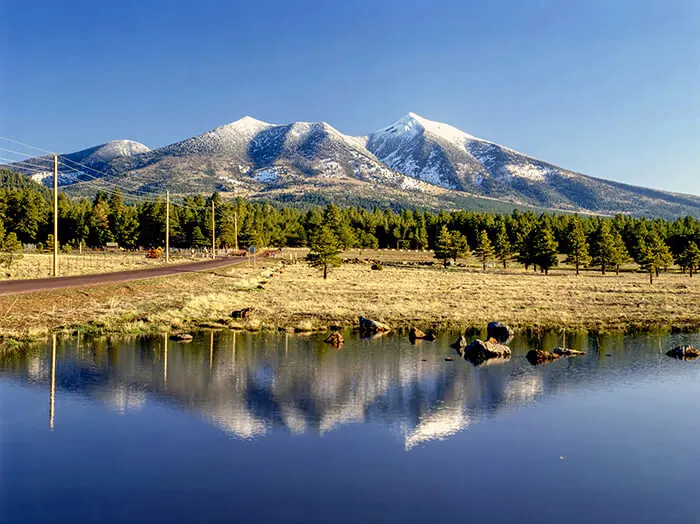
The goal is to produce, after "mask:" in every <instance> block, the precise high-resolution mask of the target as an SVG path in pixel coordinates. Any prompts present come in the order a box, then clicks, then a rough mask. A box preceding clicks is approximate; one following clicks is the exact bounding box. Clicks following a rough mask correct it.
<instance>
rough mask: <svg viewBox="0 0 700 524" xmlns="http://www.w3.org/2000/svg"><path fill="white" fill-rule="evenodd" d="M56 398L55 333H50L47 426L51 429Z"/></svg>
mask: <svg viewBox="0 0 700 524" xmlns="http://www.w3.org/2000/svg"><path fill="white" fill-rule="evenodd" d="M55 400H56V333H53V334H52V335H51V391H50V393H49V427H50V428H51V429H52V430H53V419H54V404H55Z"/></svg>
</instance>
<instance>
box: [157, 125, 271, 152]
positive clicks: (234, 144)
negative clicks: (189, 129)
mask: <svg viewBox="0 0 700 524" xmlns="http://www.w3.org/2000/svg"><path fill="white" fill-rule="evenodd" d="M270 127H274V126H273V124H268V123H267V122H262V121H260V120H256V119H255V118H252V117H249V116H245V117H243V118H241V119H240V120H236V121H235V122H232V123H230V124H225V125H223V126H219V127H217V128H216V129H213V130H211V131H208V132H206V133H204V134H202V135H199V136H195V137H192V138H188V139H186V140H182V141H181V142H175V143H174V144H170V145H168V146H165V147H161V148H159V149H155V150H153V151H152V155H151V156H150V158H149V157H146V158H147V159H149V160H150V159H151V158H159V157H162V156H168V155H175V156H186V155H229V156H231V155H233V156H240V157H244V156H245V154H246V151H247V148H248V143H249V142H250V141H251V140H253V139H254V138H255V136H256V135H258V134H259V133H260V132H262V131H264V130H265V129H268V128H270Z"/></svg>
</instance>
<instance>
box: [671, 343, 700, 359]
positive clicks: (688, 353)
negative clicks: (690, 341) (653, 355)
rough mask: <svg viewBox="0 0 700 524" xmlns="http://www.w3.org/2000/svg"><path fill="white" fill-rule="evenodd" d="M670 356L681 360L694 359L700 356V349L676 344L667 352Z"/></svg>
mask: <svg viewBox="0 0 700 524" xmlns="http://www.w3.org/2000/svg"><path fill="white" fill-rule="evenodd" d="M666 354H667V355H668V356H669V357H673V358H677V359H679V360H692V359H694V358H698V357H700V349H697V348H695V347H693V346H676V347H675V348H673V349H670V350H669V351H667V352H666Z"/></svg>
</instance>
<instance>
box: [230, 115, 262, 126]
mask: <svg viewBox="0 0 700 524" xmlns="http://www.w3.org/2000/svg"><path fill="white" fill-rule="evenodd" d="M234 124H237V125H265V126H270V125H272V124H268V123H267V122H263V121H262V120H258V119H257V118H253V117H252V116H250V115H246V116H244V117H243V118H239V119H238V120H236V121H235V122H232V123H231V124H230V125H234Z"/></svg>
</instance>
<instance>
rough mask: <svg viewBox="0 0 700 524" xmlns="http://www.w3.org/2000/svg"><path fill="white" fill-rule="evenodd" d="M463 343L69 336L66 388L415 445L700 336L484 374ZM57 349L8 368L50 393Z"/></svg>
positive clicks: (245, 433) (234, 424)
mask: <svg viewBox="0 0 700 524" xmlns="http://www.w3.org/2000/svg"><path fill="white" fill-rule="evenodd" d="M452 338H454V337H453V336H444V337H440V338H439V339H438V340H437V341H435V342H423V343H420V344H417V345H412V344H410V343H409V342H408V340H407V339H406V337H403V336H400V335H391V336H385V337H381V338H378V339H375V340H372V341H361V340H359V339H357V338H355V337H353V336H352V335H351V334H347V335H346V343H345V345H344V346H343V348H342V349H340V350H337V349H333V348H330V347H328V346H327V345H325V344H324V343H323V342H322V340H323V336H321V335H310V336H299V335H296V336H294V335H286V334H258V335H253V334H241V333H234V332H210V333H203V334H201V335H198V336H197V337H196V338H195V340H194V342H192V343H189V344H182V343H178V342H173V341H170V340H168V339H167V338H166V337H165V336H163V337H154V338H116V337H115V338H97V339H89V338H84V337H83V338H67V339H59V340H58V342H57V346H56V366H55V369H54V371H55V377H54V378H55V392H54V393H55V395H56V396H60V395H72V396H78V397H81V396H82V397H84V398H88V399H92V400H97V401H99V402H101V403H103V404H104V405H106V406H108V407H110V408H111V409H114V410H115V411H116V412H118V413H126V412H128V411H134V410H140V409H141V408H143V406H144V405H145V404H146V403H148V402H160V403H167V404H168V405H170V406H173V407H176V408H177V409H179V410H182V411H185V412H188V413H192V414H195V415H197V416H199V417H202V418H203V419H205V420H207V421H209V422H211V423H212V424H214V425H215V426H217V427H219V428H221V429H222V430H223V431H225V432H227V433H229V434H231V435H232V436H235V437H238V438H242V439H254V438H260V437H263V436H264V435H266V434H268V433H270V432H273V431H287V432H289V433H290V434H301V433H307V432H314V433H318V434H324V433H326V432H328V431H332V430H334V429H336V428H338V427H340V426H342V425H345V424H353V423H378V424H381V425H384V426H385V427H387V428H388V429H389V430H390V431H392V432H393V433H394V434H395V435H397V436H398V437H399V438H400V439H401V440H402V441H403V444H404V446H405V448H406V450H410V449H411V448H413V447H415V446H418V445H420V444H422V443H425V442H428V441H435V440H441V439H445V438H447V437H449V436H450V435H453V434H455V433H457V432H459V431H461V430H463V429H465V428H467V427H468V426H470V425H472V424H475V423H478V422H479V421H481V420H483V419H484V418H485V417H490V416H495V415H497V414H498V413H501V412H503V411H505V410H514V409H517V408H518V407H519V406H523V405H526V404H528V403H532V402H534V401H537V400H540V399H544V398H546V397H548V396H550V395H557V394H560V393H566V392H570V391H575V390H577V389H582V388H584V387H585V388H596V387H599V386H601V385H605V384H609V383H610V382H611V381H615V382H624V381H634V380H637V379H638V378H640V377H641V376H647V375H650V374H656V373H664V372H669V373H670V372H672V370H674V369H675V367H674V366H675V363H674V362H672V361H671V359H668V357H666V356H665V355H664V351H665V350H666V349H668V347H669V346H671V345H673V344H676V343H682V342H684V343H692V342H694V343H696V344H697V343H698V338H699V337H698V336H697V335H677V336H659V337H649V336H646V337H638V338H633V337H623V336H609V337H595V336H588V335H578V336H575V337H569V338H568V341H567V342H568V344H569V345H570V346H571V347H574V348H577V349H581V350H583V351H586V353H587V354H586V355H585V356H583V357H578V358H571V359H564V358H562V359H560V360H559V361H556V362H553V363H551V364H547V365H543V366H538V367H534V366H532V365H531V364H529V363H528V362H527V361H526V360H525V358H524V355H525V353H526V351H527V350H528V349H529V348H532V347H536V346H541V347H545V348H551V347H555V346H557V345H559V344H560V342H561V340H560V338H559V336H558V335H548V336H545V337H544V339H543V340H539V341H532V340H530V341H528V340H526V339H524V338H517V339H516V340H515V341H514V342H513V344H512V348H513V349H514V354H513V358H512V359H511V360H510V361H508V362H505V363H501V364H498V363H495V365H488V366H483V367H478V368H477V367H474V366H472V365H471V364H469V363H468V362H465V361H463V360H460V359H459V358H455V360H454V361H452V362H448V361H445V359H444V358H445V357H446V356H453V357H456V355H455V354H454V351H453V350H452V349H450V348H449V342H451V339H452ZM51 353H52V351H51V345H50V344H49V345H46V346H42V347H35V348H31V349H28V350H27V351H26V352H21V353H14V354H9V355H5V356H4V357H2V359H1V360H0V372H1V373H2V374H3V375H4V376H5V377H7V378H10V379H12V380H16V381H21V382H24V383H30V384H33V385H35V386H36V387H41V388H44V387H45V388H47V395H49V394H50V392H49V390H50V387H51V383H52V380H51V376H52V373H51V371H52V355H51ZM52 398H53V397H52ZM51 406H52V408H51V411H52V413H51V415H50V416H51V418H52V420H51V423H52V424H56V425H60V424H61V414H60V411H58V412H53V411H54V410H53V402H51Z"/></svg>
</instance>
